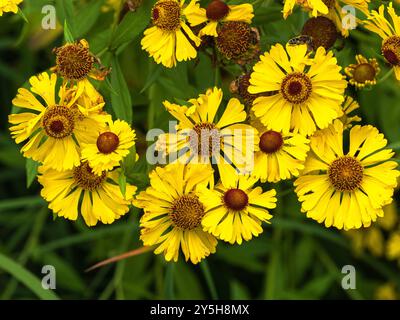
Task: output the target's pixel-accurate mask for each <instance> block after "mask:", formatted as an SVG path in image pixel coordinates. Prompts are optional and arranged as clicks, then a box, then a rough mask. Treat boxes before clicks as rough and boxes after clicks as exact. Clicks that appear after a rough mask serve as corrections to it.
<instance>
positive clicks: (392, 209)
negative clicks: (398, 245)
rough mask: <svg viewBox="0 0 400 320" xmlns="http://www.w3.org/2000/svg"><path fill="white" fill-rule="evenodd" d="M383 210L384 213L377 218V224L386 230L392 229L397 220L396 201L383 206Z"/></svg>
mask: <svg viewBox="0 0 400 320" xmlns="http://www.w3.org/2000/svg"><path fill="white" fill-rule="evenodd" d="M383 212H384V213H385V215H384V216H383V217H382V218H380V219H378V221H377V224H378V225H379V226H380V227H381V228H382V229H384V230H386V231H390V230H393V229H394V228H395V226H396V224H397V221H398V218H397V203H396V202H394V201H393V202H392V203H391V204H388V205H387V206H385V207H383Z"/></svg>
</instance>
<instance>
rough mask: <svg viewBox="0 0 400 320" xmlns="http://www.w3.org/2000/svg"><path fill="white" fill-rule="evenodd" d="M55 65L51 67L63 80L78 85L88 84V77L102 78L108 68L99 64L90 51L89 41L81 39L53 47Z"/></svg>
mask: <svg viewBox="0 0 400 320" xmlns="http://www.w3.org/2000/svg"><path fill="white" fill-rule="evenodd" d="M53 52H54V53H55V55H56V66H55V67H53V68H51V71H52V72H55V73H56V74H57V75H58V76H60V77H62V78H64V80H65V81H73V82H77V84H78V86H83V87H85V86H89V87H90V83H89V80H88V78H93V79H96V80H101V81H102V80H104V79H105V77H106V76H107V75H108V73H109V72H110V69H108V68H105V67H102V66H100V67H99V68H97V67H96V64H99V60H98V59H97V58H96V57H95V56H94V55H93V54H92V53H91V52H90V50H89V43H88V42H87V41H86V40H84V39H82V40H80V41H76V42H74V43H66V44H65V45H63V46H62V47H59V48H55V49H54V50H53Z"/></svg>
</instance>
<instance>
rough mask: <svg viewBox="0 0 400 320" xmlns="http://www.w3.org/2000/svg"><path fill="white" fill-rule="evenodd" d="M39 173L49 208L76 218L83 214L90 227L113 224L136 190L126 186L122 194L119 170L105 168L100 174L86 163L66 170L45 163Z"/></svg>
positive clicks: (69, 218) (127, 208)
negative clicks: (95, 172)
mask: <svg viewBox="0 0 400 320" xmlns="http://www.w3.org/2000/svg"><path fill="white" fill-rule="evenodd" d="M39 174H40V175H39V177H38V180H39V183H40V184H41V185H42V186H43V189H42V191H41V195H42V197H43V198H44V199H46V200H47V201H48V202H49V208H50V209H51V210H53V212H54V213H56V214H57V215H58V216H59V217H64V218H65V219H68V220H77V218H78V215H79V214H80V215H82V217H83V219H84V220H85V223H86V224H87V225H88V226H94V225H96V224H97V222H98V221H100V222H102V223H105V224H110V223H113V222H114V221H115V220H116V219H119V218H120V217H121V216H123V215H124V214H126V213H127V212H128V211H129V205H130V204H131V202H132V199H133V195H134V194H135V192H136V189H137V188H136V187H135V186H132V185H127V186H126V192H125V195H123V194H122V192H121V190H120V187H119V186H118V178H119V176H118V172H117V171H112V172H105V171H104V172H103V173H102V174H101V176H98V175H96V174H94V172H93V171H92V169H91V168H90V166H89V165H88V163H87V162H82V163H81V164H80V165H79V166H76V167H74V168H73V169H72V170H66V171H63V172H59V171H56V170H53V169H50V168H48V167H44V166H42V167H39ZM81 198H82V201H80V199H81Z"/></svg>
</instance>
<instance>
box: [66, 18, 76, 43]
mask: <svg viewBox="0 0 400 320" xmlns="http://www.w3.org/2000/svg"><path fill="white" fill-rule="evenodd" d="M64 39H65V41H66V42H68V43H72V42H74V41H75V40H74V36H73V35H72V33H71V30H70V28H69V26H68V22H67V20H65V21H64Z"/></svg>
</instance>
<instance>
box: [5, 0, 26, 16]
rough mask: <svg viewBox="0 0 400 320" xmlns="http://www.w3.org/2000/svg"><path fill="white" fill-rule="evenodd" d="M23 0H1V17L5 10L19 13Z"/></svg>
mask: <svg viewBox="0 0 400 320" xmlns="http://www.w3.org/2000/svg"><path fill="white" fill-rule="evenodd" d="M22 1H23V0H0V17H1V16H2V15H3V13H5V12H12V13H17V12H18V10H19V8H18V5H19V4H20V3H22Z"/></svg>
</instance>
